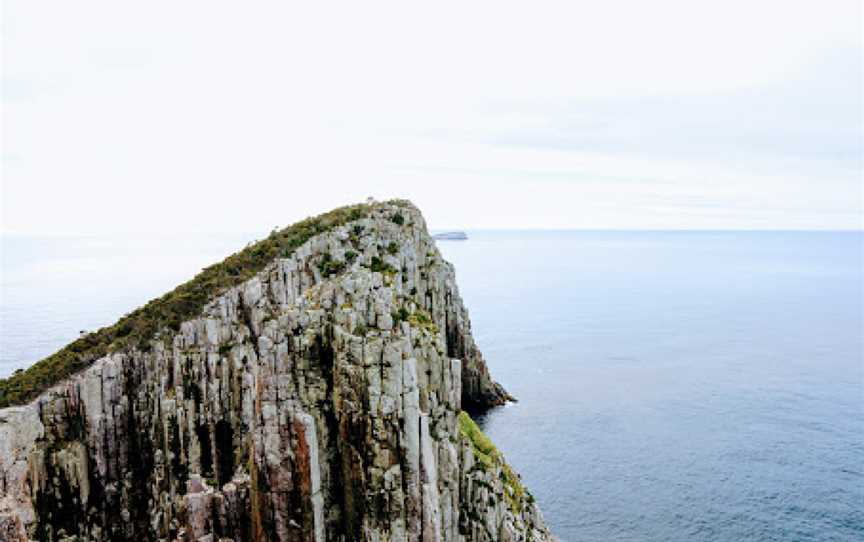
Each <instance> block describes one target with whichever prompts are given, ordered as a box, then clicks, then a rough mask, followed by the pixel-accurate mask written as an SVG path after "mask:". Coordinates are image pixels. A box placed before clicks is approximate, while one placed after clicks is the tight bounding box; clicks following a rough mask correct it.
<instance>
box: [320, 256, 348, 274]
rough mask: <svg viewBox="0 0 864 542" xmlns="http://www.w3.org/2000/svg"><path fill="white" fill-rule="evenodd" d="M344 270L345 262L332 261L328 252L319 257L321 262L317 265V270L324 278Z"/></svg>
mask: <svg viewBox="0 0 864 542" xmlns="http://www.w3.org/2000/svg"><path fill="white" fill-rule="evenodd" d="M344 269H345V262H343V261H341V260H334V259H333V257H332V256H330V253H329V252H328V253H325V254H324V255H323V256H322V257H321V261H320V262H319V263H318V270H319V271H321V274H322V275H323V276H325V277H329V276H331V275H335V274H337V273H341V272H342V271H343V270H344Z"/></svg>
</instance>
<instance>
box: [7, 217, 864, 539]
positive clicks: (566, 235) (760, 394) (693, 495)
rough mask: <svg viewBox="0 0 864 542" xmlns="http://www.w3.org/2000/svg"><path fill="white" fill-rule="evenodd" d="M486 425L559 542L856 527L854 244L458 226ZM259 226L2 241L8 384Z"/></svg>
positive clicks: (769, 535)
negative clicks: (493, 402) (488, 387)
mask: <svg viewBox="0 0 864 542" xmlns="http://www.w3.org/2000/svg"><path fill="white" fill-rule="evenodd" d="M468 233H469V240H467V241H439V243H438V244H439V247H440V249H441V251H442V252H443V253H444V256H445V257H446V258H447V259H448V260H449V261H451V262H452V263H453V264H454V265H455V266H456V274H457V280H458V283H459V287H460V290H461V293H462V296H463V298H464V300H465V303H466V305H467V307H468V308H469V311H470V313H471V318H472V325H473V331H474V335H475V338H476V340H477V342H478V343H479V345H480V347H481V349H482V350H483V352H484V354H485V356H486V359H487V362H488V363H489V366H490V370H491V372H492V374H493V376H494V377H495V378H496V379H497V380H498V381H499V382H501V383H502V384H503V385H504V386H505V387H506V388H507V389H508V391H510V393H512V394H513V395H514V396H516V397H517V398H518V399H519V402H518V403H514V404H511V405H508V406H506V407H502V408H498V409H495V410H493V411H491V412H489V413H487V414H486V415H484V416H482V418H481V419H480V420H479V421H480V423H481V425H482V427H483V428H484V430H485V431H486V432H487V434H488V435H489V436H490V437H491V438H492V440H493V441H495V443H496V444H497V445H498V447H499V449H500V450H501V451H502V452H503V453H504V455H505V456H506V458H507V459H508V461H509V462H510V463H511V464H512V465H513V466H514V467H515V468H516V470H517V471H519V472H520V473H521V475H522V477H523V482H524V483H525V485H526V486H527V487H528V488H529V489H530V490H531V492H532V493H533V495H534V496H535V498H536V499H537V501H538V502H539V504H540V508H541V509H542V510H543V513H544V515H545V518H546V520H547V522H548V523H549V524H550V526H551V527H552V529H553V531H554V532H555V533H556V534H557V535H558V536H560V537H561V539H562V540H563V541H568V542H573V541H582V540H586V541H594V540H603V541H606V540H614V541H739V540H747V541H781V540H782V541H787V540H790V541H844V540H850V541H851V540H862V539H864V315H862V311H864V309H862V305H864V262H862V258H864V236H862V234H861V233H840V232H825V233H822V232H820V233H816V232H812V233H809V232H584V231H579V232H575V231H536V232H535V231H532V232H525V231H512V232H504V231H496V232H482V231H478V232H470V231H469V232H468ZM252 237H253V236H248V235H247V236H243V235H208V236H203V235H201V236H184V237H180V238H178V237H163V238H154V237H147V236H138V237H129V238H124V239H120V238H108V237H105V238H82V237H42V238H38V237H23V236H8V235H6V236H3V237H2V268H0V270H2V275H0V377H4V376H8V375H9V374H11V373H12V371H14V370H15V369H17V368H21V367H26V366H27V365H29V364H30V363H32V362H34V361H36V360H38V359H40V358H41V357H43V356H45V355H47V354H50V353H51V352H53V351H55V350H56V349H57V348H59V347H61V346H63V345H64V344H65V343H66V342H68V341H70V340H73V339H74V338H75V337H77V336H78V333H79V331H80V330H93V329H96V328H98V327H99V326H102V325H106V324H110V323H112V322H113V321H114V320H116V318H117V317H119V316H121V315H122V314H123V313H125V312H128V311H130V310H132V309H134V308H135V307H137V306H139V305H141V304H143V303H144V302H146V301H147V300H149V299H151V298H153V297H155V296H158V295H161V294H162V293H164V292H166V291H168V290H170V289H171V288H172V287H173V286H175V285H177V284H179V283H181V282H183V281H185V280H187V279H188V278H190V277H191V276H192V275H194V274H195V273H196V272H197V271H198V270H199V269H200V268H201V267H204V266H205V265H208V264H210V263H213V262H215V261H218V260H220V259H221V258H223V257H224V256H227V255H228V254H230V253H231V252H234V251H236V250H238V249H240V248H242V247H243V246H244V244H245V243H246V242H247V241H249V240H251V238H252Z"/></svg>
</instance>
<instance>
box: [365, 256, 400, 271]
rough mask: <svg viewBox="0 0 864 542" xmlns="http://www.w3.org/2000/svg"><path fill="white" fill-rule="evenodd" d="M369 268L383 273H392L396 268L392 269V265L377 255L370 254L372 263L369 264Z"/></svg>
mask: <svg viewBox="0 0 864 542" xmlns="http://www.w3.org/2000/svg"><path fill="white" fill-rule="evenodd" d="M369 269H371V270H372V272H373V273H384V274H394V273H396V270H395V269H393V266H392V265H390V264H389V263H387V262H385V261H384V260H382V259H381V258H379V257H378V256H372V265H370V266H369Z"/></svg>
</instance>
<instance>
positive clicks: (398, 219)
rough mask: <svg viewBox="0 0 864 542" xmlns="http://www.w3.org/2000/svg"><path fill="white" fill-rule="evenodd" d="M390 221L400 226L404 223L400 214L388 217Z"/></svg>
mask: <svg viewBox="0 0 864 542" xmlns="http://www.w3.org/2000/svg"><path fill="white" fill-rule="evenodd" d="M390 220H392V221H393V223H394V224H397V225H399V226H401V225H402V224H404V223H405V217H404V216H402V213H396V214H394V215H393V216H391V217H390Z"/></svg>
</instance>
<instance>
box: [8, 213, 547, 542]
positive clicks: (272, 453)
mask: <svg viewBox="0 0 864 542" xmlns="http://www.w3.org/2000/svg"><path fill="white" fill-rule="evenodd" d="M508 398H509V397H508V396H507V394H506V392H505V391H504V390H503V389H502V388H501V386H499V385H498V384H496V383H495V382H494V381H493V380H492V379H491V378H490V376H489V373H488V370H487V368H486V364H485V362H484V360H483V357H482V355H481V353H480V352H479V350H478V349H477V347H476V346H475V344H474V341H473V339H472V336H471V327H470V322H469V320H468V314H467V312H466V310H465V308H464V307H463V305H462V301H461V299H460V297H459V293H458V290H457V288H456V283H455V278H454V272H453V268H452V266H451V265H450V264H448V263H447V262H445V261H444V260H443V259H442V258H441V255H440V253H439V252H438V250H437V248H436V247H435V244H434V241H432V239H431V238H430V237H429V235H428V233H427V231H426V226H425V224H424V221H423V218H422V216H421V215H420V213H419V211H417V209H416V208H414V207H413V206H411V205H409V204H404V203H402V204H395V203H382V204H375V205H374V206H373V207H372V210H371V214H370V216H369V217H368V218H362V219H360V220H356V221H352V222H349V223H347V224H345V225H343V226H340V227H337V228H335V229H333V230H331V231H329V232H324V233H321V234H319V235H317V236H314V237H312V238H311V239H310V240H308V241H307V242H306V243H305V244H303V245H302V246H300V247H299V248H298V249H297V250H296V251H294V253H293V254H291V255H289V256H288V257H285V258H277V259H275V260H274V261H273V262H272V263H271V264H269V265H268V266H267V267H266V268H265V269H264V270H263V271H261V272H260V273H258V274H257V275H256V276H254V277H253V278H252V279H250V280H247V281H246V282H244V283H242V284H240V285H238V286H236V287H233V288H231V289H229V290H227V291H224V292H221V293H219V294H218V295H216V296H215V297H214V298H213V299H212V301H211V302H210V303H209V304H208V305H207V306H206V307H205V308H204V310H203V311H202V312H201V314H200V315H198V316H197V317H195V318H192V319H190V320H188V321H186V322H184V323H182V325H181V326H180V329H179V331H173V330H170V329H166V330H164V331H163V332H160V333H159V334H157V335H156V336H155V337H154V338H153V339H152V340H151V341H150V342H149V345H148V346H147V347H146V348H140V347H127V348H123V349H121V350H118V351H115V352H113V353H111V354H109V355H107V356H105V357H103V358H101V359H99V360H97V361H96V362H95V363H93V364H92V365H91V366H90V367H89V368H87V369H86V370H84V371H83V372H81V373H79V374H77V375H76V376H74V377H72V378H69V379H67V380H64V381H62V382H61V383H60V384H58V385H56V386H55V387H53V388H52V389H50V390H48V391H47V392H45V393H43V394H42V395H41V396H39V398H38V399H36V400H35V401H33V402H31V403H30V404H27V405H23V406H16V407H9V408H5V409H3V410H0V540H28V539H29V540H40V541H53V540H94V541H109V540H111V541H114V540H136V541H141V540H166V541H167V540H183V541H217V540H225V539H229V540H235V541H241V540H244V541H245V540H278V541H309V542H324V541H346V542H348V541H359V540H365V541H384V540H388V541H389V540H423V541H434V540H502V541H517V540H536V541H541V540H552V536H551V534H550V533H549V531H548V529H547V528H546V527H545V526H544V523H543V520H542V518H541V516H540V513H539V511H538V510H537V508H536V506H535V504H534V501H533V498H532V497H531V495H530V493H528V492H527V491H526V490H525V488H524V487H523V486H522V484H521V482H520V481H519V477H518V475H516V474H515V473H513V471H512V470H511V469H510V468H509V467H508V466H507V465H506V463H504V461H503V459H502V457H501V456H500V454H499V453H498V452H497V451H495V450H494V449H492V448H490V446H491V443H488V441H486V440H485V437H483V435H482V433H479V430H477V428H476V426H474V424H473V422H471V420H470V418H468V417H467V414H465V413H464V412H463V408H464V409H466V410H476V409H482V408H487V407H489V406H493V405H498V404H502V403H503V402H505V401H506V400H507V399H508Z"/></svg>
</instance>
